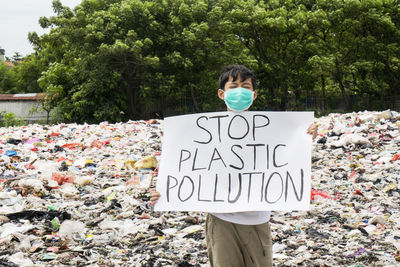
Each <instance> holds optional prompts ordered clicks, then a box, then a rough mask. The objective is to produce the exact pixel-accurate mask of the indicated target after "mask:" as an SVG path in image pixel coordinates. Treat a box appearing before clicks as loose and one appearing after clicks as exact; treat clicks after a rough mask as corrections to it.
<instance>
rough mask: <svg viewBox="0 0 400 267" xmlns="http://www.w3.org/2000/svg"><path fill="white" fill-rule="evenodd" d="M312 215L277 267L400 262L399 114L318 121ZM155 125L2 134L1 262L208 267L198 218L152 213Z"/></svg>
mask: <svg viewBox="0 0 400 267" xmlns="http://www.w3.org/2000/svg"><path fill="white" fill-rule="evenodd" d="M316 122H317V123H318V125H319V129H318V136H317V138H316V139H315V141H314V143H313V153H312V192H311V199H312V200H311V209H310V210H309V211H301V212H300V211H294V212H277V211H274V212H272V217H271V225H272V239H273V252H274V265H275V266H335V267H337V266H352V267H361V266H400V212H399V211H400V187H399V182H400V181H399V180H400V133H399V128H400V114H399V113H397V112H395V111H381V112H367V111H365V112H359V113H348V114H330V115H329V116H326V117H321V118H318V119H316ZM162 123H163V121H160V120H149V121H129V122H127V123H117V124H109V123H107V122H103V123H100V124H96V125H88V124H84V125H78V124H58V125H52V126H43V125H28V126H22V127H8V128H0V267H1V266H181V267H189V266H208V259H207V250H206V243H205V233H204V222H205V214H204V213H194V212H189V213H184V212H154V211H152V210H151V207H150V206H149V205H148V200H149V194H148V192H147V188H148V187H149V186H150V185H154V184H155V182H156V177H157V165H158V160H159V158H160V153H161V138H162Z"/></svg>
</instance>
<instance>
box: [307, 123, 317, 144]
mask: <svg viewBox="0 0 400 267" xmlns="http://www.w3.org/2000/svg"><path fill="white" fill-rule="evenodd" d="M307 133H308V134H311V135H312V139H313V140H314V139H315V137H317V135H318V124H316V123H315V122H313V123H312V124H311V125H310V126H308V129H307Z"/></svg>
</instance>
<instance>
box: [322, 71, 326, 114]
mask: <svg viewBox="0 0 400 267" xmlns="http://www.w3.org/2000/svg"><path fill="white" fill-rule="evenodd" d="M321 85H322V102H321V103H322V105H321V112H322V114H325V105H326V102H325V101H326V99H325V95H326V84H325V76H324V75H321Z"/></svg>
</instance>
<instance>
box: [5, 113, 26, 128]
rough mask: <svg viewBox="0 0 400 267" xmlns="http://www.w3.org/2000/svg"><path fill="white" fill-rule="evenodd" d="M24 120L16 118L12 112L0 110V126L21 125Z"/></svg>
mask: <svg viewBox="0 0 400 267" xmlns="http://www.w3.org/2000/svg"><path fill="white" fill-rule="evenodd" d="M22 125H26V122H25V120H24V119H22V118H18V117H17V116H15V114H14V113H11V112H10V113H8V112H4V111H2V112H0V127H10V126H22Z"/></svg>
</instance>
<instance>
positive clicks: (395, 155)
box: [392, 154, 400, 161]
mask: <svg viewBox="0 0 400 267" xmlns="http://www.w3.org/2000/svg"><path fill="white" fill-rule="evenodd" d="M398 159H400V154H394V156H393V158H392V161H396V160H398Z"/></svg>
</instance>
